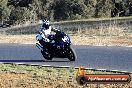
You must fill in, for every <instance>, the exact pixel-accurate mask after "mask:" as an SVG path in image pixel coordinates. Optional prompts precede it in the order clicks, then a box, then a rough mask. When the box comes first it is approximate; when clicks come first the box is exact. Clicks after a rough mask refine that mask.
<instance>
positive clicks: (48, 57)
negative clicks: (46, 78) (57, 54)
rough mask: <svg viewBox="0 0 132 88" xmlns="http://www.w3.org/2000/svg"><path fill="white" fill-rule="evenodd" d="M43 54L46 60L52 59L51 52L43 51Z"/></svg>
mask: <svg viewBox="0 0 132 88" xmlns="http://www.w3.org/2000/svg"><path fill="white" fill-rule="evenodd" d="M41 54H42V56H43V57H44V58H45V59H46V60H52V57H51V55H50V54H49V53H47V54H46V52H44V51H41Z"/></svg>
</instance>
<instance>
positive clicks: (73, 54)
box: [67, 46, 77, 61]
mask: <svg viewBox="0 0 132 88" xmlns="http://www.w3.org/2000/svg"><path fill="white" fill-rule="evenodd" d="M67 56H68V59H69V60H70V61H75V60H76V59H77V55H76V52H75V50H74V49H73V48H72V47H71V46H70V47H69V48H68V50H67Z"/></svg>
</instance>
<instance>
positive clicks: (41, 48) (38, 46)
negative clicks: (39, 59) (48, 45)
mask: <svg viewBox="0 0 132 88" xmlns="http://www.w3.org/2000/svg"><path fill="white" fill-rule="evenodd" d="M36 46H37V48H38V49H40V50H41V51H43V46H42V45H40V44H38V43H36Z"/></svg>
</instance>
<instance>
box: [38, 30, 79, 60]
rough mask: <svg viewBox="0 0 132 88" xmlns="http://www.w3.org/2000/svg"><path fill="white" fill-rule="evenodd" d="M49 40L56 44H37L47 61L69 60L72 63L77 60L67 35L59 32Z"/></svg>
mask: <svg viewBox="0 0 132 88" xmlns="http://www.w3.org/2000/svg"><path fill="white" fill-rule="evenodd" d="M49 39H50V41H54V42H52V43H51V42H49V43H47V42H44V41H43V43H40V42H39V43H36V46H37V47H38V48H39V49H40V50H41V54H42V55H43V57H44V58H45V59H47V60H52V59H53V58H68V59H69V60H70V61H75V60H76V58H77V55H76V52H75V50H74V49H73V48H72V46H71V40H70V37H69V36H68V35H67V34H66V33H64V32H62V31H58V32H56V34H55V35H50V36H49Z"/></svg>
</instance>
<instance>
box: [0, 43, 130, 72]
mask: <svg viewBox="0 0 132 88" xmlns="http://www.w3.org/2000/svg"><path fill="white" fill-rule="evenodd" d="M73 48H74V49H75V51H76V53H77V57H78V58H77V60H76V61H75V62H70V61H69V60H68V59H67V58H63V59H62V58H54V59H53V60H52V61H45V59H44V58H43V57H42V55H41V53H40V50H39V49H38V48H37V47H36V46H35V45H34V44H0V62H11V63H12V62H14V63H28V64H40V65H52V66H72V67H77V66H80V65H82V66H84V67H85V68H96V69H108V70H121V71H129V72H132V47H116V46H111V47H110V46H109V47H107V46H81V45H80V46H79V45H78V46H73Z"/></svg>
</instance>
